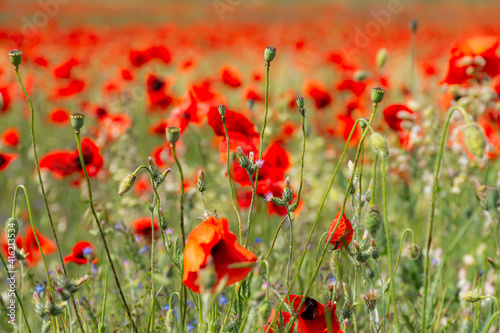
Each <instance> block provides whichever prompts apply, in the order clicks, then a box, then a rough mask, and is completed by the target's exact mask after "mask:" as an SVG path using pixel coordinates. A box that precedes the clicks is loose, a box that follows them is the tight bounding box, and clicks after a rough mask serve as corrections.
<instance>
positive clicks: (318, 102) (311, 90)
mask: <svg viewBox="0 0 500 333" xmlns="http://www.w3.org/2000/svg"><path fill="white" fill-rule="evenodd" d="M302 90H303V91H304V94H305V95H306V96H309V97H311V98H312V99H313V100H314V105H315V106H316V109H323V108H325V107H327V106H328V105H330V103H331V102H332V97H331V96H330V94H329V93H328V92H327V91H326V89H325V87H324V86H323V84H322V83H321V82H317V81H312V80H307V81H305V82H304V86H303V89H302Z"/></svg>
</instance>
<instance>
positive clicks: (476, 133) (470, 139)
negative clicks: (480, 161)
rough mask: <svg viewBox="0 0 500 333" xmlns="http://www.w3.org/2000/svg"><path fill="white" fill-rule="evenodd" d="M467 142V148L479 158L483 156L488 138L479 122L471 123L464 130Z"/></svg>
mask: <svg viewBox="0 0 500 333" xmlns="http://www.w3.org/2000/svg"><path fill="white" fill-rule="evenodd" d="M464 135H465V144H466V145H467V149H469V151H470V152H471V153H472V154H474V156H476V157H477V158H482V157H483V154H484V149H485V148H486V140H485V139H484V135H483V132H482V131H481V130H480V129H479V126H478V125H477V124H469V125H467V127H466V128H465V130H464Z"/></svg>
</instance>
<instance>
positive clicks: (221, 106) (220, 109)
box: [217, 104, 226, 117]
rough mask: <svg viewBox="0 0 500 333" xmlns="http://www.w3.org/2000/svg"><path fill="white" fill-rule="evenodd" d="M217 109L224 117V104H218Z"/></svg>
mask: <svg viewBox="0 0 500 333" xmlns="http://www.w3.org/2000/svg"><path fill="white" fill-rule="evenodd" d="M217 109H218V110H219V114H220V115H221V116H222V117H224V116H225V115H226V107H225V106H224V104H220V105H219V106H218V107H217Z"/></svg>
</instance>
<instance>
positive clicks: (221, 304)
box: [219, 294, 228, 306]
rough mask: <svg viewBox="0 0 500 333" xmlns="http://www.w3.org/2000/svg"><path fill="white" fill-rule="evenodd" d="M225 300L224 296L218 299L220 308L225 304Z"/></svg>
mask: <svg viewBox="0 0 500 333" xmlns="http://www.w3.org/2000/svg"><path fill="white" fill-rule="evenodd" d="M227 300H228V298H227V297H226V295H224V294H222V295H221V296H220V297H219V305H220V306H224V305H226V304H227Z"/></svg>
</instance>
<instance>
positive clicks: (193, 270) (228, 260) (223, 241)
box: [182, 216, 257, 293]
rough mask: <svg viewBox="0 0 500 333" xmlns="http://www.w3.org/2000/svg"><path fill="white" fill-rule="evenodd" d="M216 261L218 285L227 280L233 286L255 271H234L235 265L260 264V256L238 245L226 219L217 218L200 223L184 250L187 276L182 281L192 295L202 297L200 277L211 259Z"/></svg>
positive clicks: (244, 269)
mask: <svg viewBox="0 0 500 333" xmlns="http://www.w3.org/2000/svg"><path fill="white" fill-rule="evenodd" d="M210 256H211V257H212V259H213V264H214V266H215V267H214V268H215V272H216V274H217V283H216V284H215V286H214V289H215V288H216V287H217V285H218V284H219V283H220V281H221V280H222V279H223V278H224V277H226V276H227V281H226V285H228V286H229V285H232V284H234V283H236V282H238V281H240V280H242V279H244V278H245V277H246V276H247V275H248V273H250V271H251V270H252V267H244V268H232V267H231V265H234V264H243V263H248V264H249V266H251V264H253V263H255V262H256V261H257V256H256V255H255V254H253V253H252V252H250V251H248V250H247V249H245V248H244V247H243V246H241V245H240V244H239V243H238V242H237V241H236V235H235V234H233V233H232V232H230V231H229V227H228V221H227V219H225V218H221V219H215V218H214V217H213V216H211V217H210V218H208V219H206V220H205V221H203V222H202V223H200V224H199V225H198V226H197V227H196V228H194V229H193V231H191V234H190V235H189V237H188V239H187V243H186V247H185V249H184V275H183V277H182V281H183V282H184V284H185V285H186V286H187V287H188V288H189V289H191V290H192V291H194V292H196V293H199V292H200V285H199V284H198V281H197V280H198V273H199V272H200V270H201V269H203V268H204V267H205V266H206V264H207V261H208V258H209V257H210Z"/></svg>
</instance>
